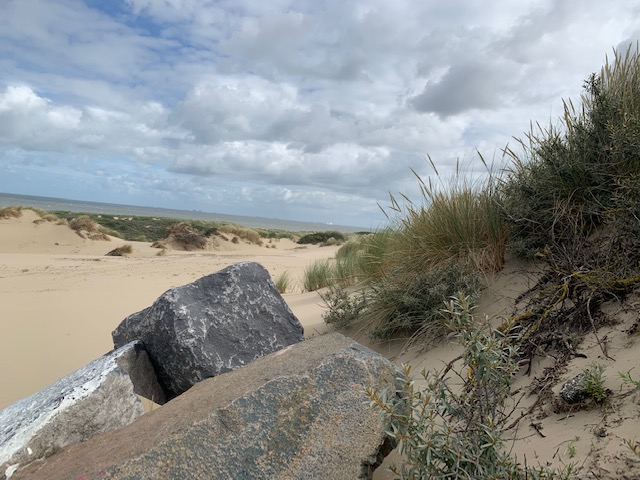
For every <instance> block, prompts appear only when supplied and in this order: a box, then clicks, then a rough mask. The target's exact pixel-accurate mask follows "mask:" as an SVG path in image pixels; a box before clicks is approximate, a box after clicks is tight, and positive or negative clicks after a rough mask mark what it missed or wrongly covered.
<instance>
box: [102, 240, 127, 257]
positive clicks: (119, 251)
mask: <svg viewBox="0 0 640 480" xmlns="http://www.w3.org/2000/svg"><path fill="white" fill-rule="evenodd" d="M132 252H133V247H132V246H131V245H129V244H128V243H127V244H125V245H122V246H121V247H118V248H114V249H113V250H111V251H110V252H109V253H107V254H105V256H107V257H127V256H129V255H131V253H132Z"/></svg>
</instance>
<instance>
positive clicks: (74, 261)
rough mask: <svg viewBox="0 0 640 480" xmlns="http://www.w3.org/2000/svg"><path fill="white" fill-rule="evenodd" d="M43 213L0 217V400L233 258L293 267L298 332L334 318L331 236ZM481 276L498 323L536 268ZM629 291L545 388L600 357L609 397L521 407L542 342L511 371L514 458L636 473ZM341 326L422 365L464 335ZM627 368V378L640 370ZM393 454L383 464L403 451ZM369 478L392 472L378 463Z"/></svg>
mask: <svg viewBox="0 0 640 480" xmlns="http://www.w3.org/2000/svg"><path fill="white" fill-rule="evenodd" d="M38 219H39V216H38V215H37V214H36V213H35V212H33V211H31V210H23V212H22V216H21V217H20V218H8V219H0V299H1V302H2V312H3V314H2V317H1V321H0V382H1V384H2V388H0V409H1V408H4V407H6V406H8V405H10V404H11V403H13V402H15V401H17V400H19V399H21V398H23V397H26V396H29V395H31V394H33V393H35V392H36V391H38V390H39V389H41V388H43V387H45V386H46V385H49V384H51V383H53V382H54V381H56V380H58V379H59V378H61V377H62V376H64V375H66V374H68V373H70V372H72V371H74V370H76V369H78V368H80V367H82V366H83V365H85V364H86V363H88V362H90V361H91V360H93V359H95V358H97V357H99V356H101V355H103V354H104V353H107V352H109V351H110V350H111V349H112V348H113V343H112V340H111V332H112V331H113V330H114V329H115V327H116V326H117V325H118V324H119V323H120V322H121V321H122V320H123V319H124V318H125V317H126V316H128V315H130V314H132V313H135V312H138V311H139V310H141V309H143V308H145V307H148V306H150V305H151V304H152V303H153V302H154V300H155V299H156V298H158V297H159V296H160V295H161V294H162V293H164V292H165V291H166V290H168V289H170V288H172V287H176V286H180V285H184V284H186V283H189V282H192V281H194V280H196V279H198V278H200V277H202V276H204V275H207V274H210V273H213V272H216V271H218V270H220V269H222V268H224V267H226V266H229V265H232V264H234V263H238V262H243V261H254V262H258V263H260V264H262V265H263V266H264V267H265V268H266V269H267V270H268V271H269V272H270V274H271V276H272V278H274V279H275V278H276V277H278V276H279V275H280V274H282V273H283V272H285V271H286V272H289V275H290V276H291V278H292V280H293V284H294V285H293V286H292V287H291V289H290V291H288V292H285V293H284V295H283V297H284V299H285V301H286V302H287V304H288V305H289V307H290V308H291V310H292V311H293V312H294V314H295V315H296V316H297V317H298V319H299V320H300V322H301V323H302V325H303V327H304V329H305V336H306V337H307V338H308V337H312V336H315V335H322V334H323V333H325V332H327V331H329V330H331V327H328V326H327V325H326V324H325V323H324V322H323V319H322V314H323V312H324V306H323V302H322V299H321V298H320V296H319V294H318V293H317V292H304V293H303V292H302V288H301V284H302V278H303V274H304V270H305V268H307V267H308V266H309V265H310V264H311V263H312V262H313V261H315V260H317V259H326V258H332V257H333V256H335V254H336V252H337V250H338V249H339V246H337V245H333V246H316V245H308V246H302V245H298V244H296V243H295V242H293V241H292V240H290V239H286V238H283V239H280V240H275V239H273V240H266V241H265V243H264V244H263V245H262V246H259V245H256V244H250V243H248V242H245V241H240V242H238V243H233V242H231V241H229V242H224V241H220V242H218V245H217V246H216V247H215V248H210V249H207V250H200V251H180V250H171V249H170V250H167V251H166V252H165V253H164V254H163V255H159V254H158V253H159V252H160V250H159V249H158V248H153V247H151V244H150V243H148V242H130V241H125V240H122V239H119V238H115V237H110V239H109V240H108V241H104V240H102V241H98V240H87V239H84V238H81V237H80V236H79V235H77V234H76V233H75V232H74V231H73V230H72V229H70V228H69V227H68V226H66V225H58V224H56V223H54V222H41V221H39V220H38ZM124 244H130V245H132V247H133V251H132V253H131V255H129V256H127V257H112V256H105V254H106V253H107V252H109V251H111V250H113V249H114V248H116V247H119V246H122V245H124ZM485 280H486V282H485V283H486V285H485V287H484V289H483V292H482V296H481V298H480V305H479V307H478V308H479V312H484V313H486V314H487V315H489V317H490V318H492V319H495V320H496V321H497V322H498V323H499V320H500V319H501V318H504V317H506V316H507V315H509V314H510V313H511V306H512V305H513V302H514V301H515V299H516V298H517V297H518V295H519V294H520V293H522V292H523V291H525V290H526V289H527V288H529V287H530V286H531V284H532V282H533V281H534V280H535V271H533V270H532V269H531V268H530V266H528V265H523V264H519V263H517V262H507V265H506V267H505V269H504V270H503V271H502V272H500V274H497V275H493V276H488V277H487V278H486V279H485ZM633 301H635V302H636V303H635V304H633V303H632V304H631V305H632V306H631V307H625V309H622V308H621V307H615V306H612V307H611V308H612V309H613V308H618V309H619V310H620V311H619V312H618V313H616V315H618V316H617V317H616V318H618V319H619V322H618V323H616V324H613V325H611V326H610V327H607V329H608V330H606V331H601V332H599V336H598V337H596V336H595V335H594V334H591V335H587V336H586V337H585V339H584V341H583V343H582V345H581V347H580V352H581V353H582V354H583V355H584V356H585V358H583V357H579V358H575V359H574V360H572V362H571V363H569V364H568V365H567V366H566V368H565V369H564V370H562V371H559V372H557V374H558V381H557V382H556V383H554V384H553V385H552V386H550V389H549V393H550V394H557V392H558V390H559V388H560V385H561V383H562V381H565V380H567V379H569V378H571V377H572V376H573V375H575V374H576V373H579V372H580V371H582V369H583V368H586V367H588V366H589V365H591V364H592V363H593V362H596V361H597V362H600V363H602V364H603V365H606V366H607V368H608V371H607V373H608V375H607V377H606V386H607V388H610V389H611V390H612V391H614V392H617V393H618V396H616V397H614V400H613V401H612V402H610V403H608V404H607V405H606V406H605V407H602V408H600V407H599V408H593V409H590V410H587V411H572V410H568V411H560V412H555V411H553V404H552V403H548V404H547V406H545V408H543V409H540V410H539V411H538V410H535V414H536V415H537V416H536V417H533V416H532V414H531V412H528V410H529V409H530V408H531V407H532V406H533V405H534V403H535V401H536V398H537V397H536V396H535V395H530V394H529V395H525V394H524V393H526V392H527V391H528V390H530V387H531V385H532V384H533V382H534V381H535V379H536V378H543V377H544V372H545V370H544V369H545V368H546V367H547V366H548V365H550V363H551V362H550V358H551V357H550V356H549V355H552V354H551V353H550V354H547V353H544V352H541V353H540V354H539V355H538V356H536V358H535V360H534V363H533V365H532V373H531V375H524V374H522V373H520V374H519V375H518V376H517V378H516V379H515V383H514V387H513V390H514V392H515V391H517V392H519V393H520V394H522V399H521V401H520V403H519V404H518V405H517V408H516V409H515V411H516V414H515V415H516V416H517V415H519V414H520V412H523V413H526V414H527V415H529V416H525V417H523V420H522V421H521V422H520V423H519V424H518V428H517V429H514V430H513V432H512V433H513V434H514V437H515V441H514V442H513V444H512V448H513V452H514V453H516V454H518V456H519V459H521V460H522V459H523V458H525V457H526V460H527V462H528V463H529V464H536V463H538V462H542V463H546V462H550V463H551V464H553V465H555V466H562V465H566V464H568V463H569V462H574V463H578V464H580V465H582V466H584V467H585V468H592V469H593V471H596V468H597V469H601V468H605V469H610V471H611V472H614V476H610V477H607V476H603V477H602V478H637V477H632V476H630V477H616V476H615V475H617V473H615V472H623V471H624V470H625V469H626V468H628V465H629V464H630V463H629V462H631V464H632V465H635V467H634V468H637V464H636V463H633V462H632V458H630V457H629V455H628V452H627V451H625V449H624V448H623V447H621V445H622V443H623V442H624V440H626V439H633V438H634V436H635V435H637V431H638V428H639V427H640V423H639V420H638V416H637V414H636V413H635V412H636V411H637V405H638V404H639V403H640V394H639V393H634V392H633V391H630V389H629V387H628V386H623V385H622V383H621V382H620V380H619V379H618V378H617V373H616V372H625V371H629V370H632V369H633V368H634V367H635V366H636V365H638V360H640V359H639V358H638V357H639V356H640V355H639V354H638V348H637V340H638V338H637V336H629V335H628V334H627V332H628V331H629V329H630V328H631V327H630V326H631V325H633V324H634V322H636V319H637V313H635V312H637V308H636V309H635V310H634V309H633V308H632V307H633V305H636V307H637V305H638V304H640V300H638V299H636V300H633V299H632V302H633ZM623 310H624V311H623ZM625 312H626V313H625ZM614 313H615V312H614ZM625 315H626V316H625ZM348 333H349V335H350V336H352V337H353V338H355V339H356V340H358V341H359V342H361V343H363V344H365V345H367V346H369V347H371V348H373V349H374V350H376V351H378V352H379V353H381V354H383V355H385V356H386V357H387V358H389V359H391V360H392V361H394V362H395V363H397V364H398V365H401V364H404V363H409V364H411V365H412V366H413V371H414V373H415V374H416V375H417V376H418V377H419V372H420V371H421V370H422V369H424V368H426V369H441V368H443V367H444V366H445V365H446V364H447V362H449V361H451V360H452V359H454V358H455V357H456V356H457V355H459V353H460V349H459V347H458V346H457V345H455V344H453V343H451V342H448V341H443V342H442V343H441V344H439V345H436V346H434V347H432V348H430V349H428V350H427V349H423V348H416V347H414V348H411V349H405V348H404V346H405V342H404V340H402V339H400V340H396V341H391V342H382V343H381V342H373V341H371V340H370V339H369V338H368V336H367V334H366V332H362V331H358V332H348ZM603 337H605V338H606V339H607V342H608V343H607V345H608V353H609V355H610V357H611V358H610V359H609V358H605V356H604V355H603V354H602V352H601V351H600V348H601V347H600V341H599V339H602V338H603ZM633 374H634V378H635V377H638V376H639V375H640V374H638V373H636V372H635V371H633ZM623 389H624V391H623ZM620 392H623V393H624V395H623V394H622V393H620ZM158 408H161V407H158ZM533 411H534V410H532V412H533ZM527 412H528V413H527ZM514 418H515V417H514ZM532 425H534V426H535V427H532ZM602 429H604V430H602ZM603 432H604V434H603ZM394 455H395V454H392V455H391V458H390V459H388V460H387V461H386V463H385V465H387V464H389V462H391V461H393V459H394V458H395V459H397V458H398V457H397V456H394ZM592 464H593V465H595V466H593V467H591V466H590V465H592ZM597 471H602V470H597ZM634 472H636V473H637V470H634ZM374 478H378V479H381V478H392V477H387V474H385V473H383V472H382V471H381V470H379V471H378V472H376V476H375V477H374Z"/></svg>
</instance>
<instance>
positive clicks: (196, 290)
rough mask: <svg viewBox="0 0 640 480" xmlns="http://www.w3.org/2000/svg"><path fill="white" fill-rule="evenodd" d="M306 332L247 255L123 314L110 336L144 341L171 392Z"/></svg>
mask: <svg viewBox="0 0 640 480" xmlns="http://www.w3.org/2000/svg"><path fill="white" fill-rule="evenodd" d="M303 334H304V331H303V328H302V325H300V322H299V321H298V319H297V318H296V317H295V315H294V314H293V312H291V310H290V309H289V307H288V306H287V304H286V303H285V301H284V299H283V298H282V296H281V295H280V293H279V292H278V289H277V288H276V286H275V285H274V283H273V281H272V280H271V276H270V275H269V272H268V271H267V270H266V269H265V268H264V267H263V266H262V265H260V264H258V263H255V262H243V263H238V264H236V265H232V266H230V267H227V268H225V269H223V270H220V271H219V272H217V273H214V274H211V275H207V276H205V277H202V278H200V279H198V280H196V281H195V282H193V283H190V284H188V285H183V286H181V287H177V288H173V289H171V290H168V291H167V292H165V293H164V294H162V296H160V298H158V299H157V300H156V301H155V302H154V304H153V305H152V306H151V307H148V308H146V309H144V310H142V311H141V312H138V313H134V314H133V315H130V316H129V317H127V318H125V319H124V320H123V321H122V323H121V324H120V325H119V326H118V328H116V330H115V331H114V332H113V341H114V344H115V346H116V347H119V346H121V345H124V344H125V343H127V342H130V341H132V340H141V341H142V342H143V343H144V345H145V348H146V349H147V351H148V352H149V355H150V357H151V360H152V362H153V364H154V366H155V368H156V373H157V374H158V380H159V382H160V384H161V385H162V387H163V388H164V390H165V393H166V394H167V398H169V399H170V398H173V397H176V396H177V395H180V394H181V393H183V392H184V391H186V390H187V389H189V388H191V387H192V386H193V385H195V384H196V383H198V382H200V381H202V380H204V379H205V378H209V377H214V376H216V375H220V374H221V373H225V372H229V371H231V370H235V369H236V368H239V367H242V366H243V365H246V364H248V363H249V362H251V361H253V360H255V359H256V358H260V357H262V356H264V355H267V354H269V353H272V352H275V351H277V350H280V349H282V348H285V347H287V346H289V345H292V344H294V343H297V342H300V341H302V340H303V338H304V335H303Z"/></svg>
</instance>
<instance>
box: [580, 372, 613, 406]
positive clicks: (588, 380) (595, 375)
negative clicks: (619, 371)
mask: <svg viewBox="0 0 640 480" xmlns="http://www.w3.org/2000/svg"><path fill="white" fill-rule="evenodd" d="M604 371H605V366H604V365H602V364H600V363H594V364H593V365H592V366H591V367H589V368H586V369H584V370H583V373H584V376H583V377H582V379H581V380H580V385H581V387H582V388H584V390H585V391H586V392H587V394H588V395H589V397H591V398H593V399H594V400H595V401H596V402H597V403H602V402H604V401H605V400H606V399H607V397H608V396H609V394H610V393H611V391H610V390H609V389H608V388H606V387H605V386H604V379H605V376H604Z"/></svg>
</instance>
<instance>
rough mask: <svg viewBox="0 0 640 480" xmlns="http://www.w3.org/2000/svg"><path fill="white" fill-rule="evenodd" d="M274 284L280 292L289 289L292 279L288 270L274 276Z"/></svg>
mask: <svg viewBox="0 0 640 480" xmlns="http://www.w3.org/2000/svg"><path fill="white" fill-rule="evenodd" d="M275 285H276V288H277V289H278V292H280V293H286V292H288V291H290V290H291V287H292V286H293V280H292V278H291V275H290V274H289V271H288V270H285V271H284V272H282V273H281V274H280V275H278V276H277V277H276V281H275Z"/></svg>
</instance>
